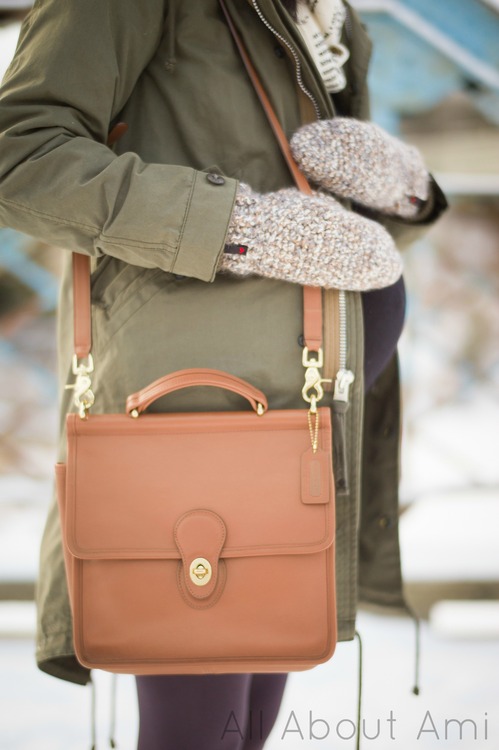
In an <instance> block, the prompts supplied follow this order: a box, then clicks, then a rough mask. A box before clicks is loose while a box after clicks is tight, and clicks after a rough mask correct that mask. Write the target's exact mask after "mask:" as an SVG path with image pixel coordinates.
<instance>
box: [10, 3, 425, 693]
mask: <svg viewBox="0 0 499 750" xmlns="http://www.w3.org/2000/svg"><path fill="white" fill-rule="evenodd" d="M227 5H228V8H229V11H230V14H231V16H232V18H233V20H234V22H235V24H236V26H237V28H238V29H239V32H240V33H241V35H242V37H243V39H244V41H245V42H246V45H247V48H248V50H249V52H250V55H251V57H252V59H253V61H254V63H255V66H256V68H257V70H258V72H259V74H260V76H261V78H262V81H263V83H264V86H265V87H266V89H267V91H268V93H269V95H270V98H271V100H272V102H273V105H274V107H275V109H276V111H277V114H278V117H279V118H280V121H281V123H282V125H283V127H284V129H285V131H286V133H287V135H288V137H289V136H291V134H292V133H293V132H294V130H295V129H296V128H297V127H299V126H300V125H301V124H303V123H305V122H309V121H311V120H313V119H315V118H317V117H322V118H325V117H332V116H334V114H335V112H338V113H341V114H342V115H350V116H353V117H360V118H365V117H367V116H368V102H367V92H366V71H367V66H368V60H369V56H370V47H371V45H370V42H369V39H368V37H367V35H366V33H365V31H364V29H363V27H362V25H361V24H360V22H359V20H358V18H357V16H356V14H355V12H354V11H353V10H352V9H351V8H350V7H348V19H347V23H346V25H345V35H346V38H345V43H346V44H347V46H348V48H349V49H350V53H351V56H350V60H349V62H348V63H347V68H346V69H347V75H348V85H347V88H346V89H345V91H343V92H342V93H341V94H339V95H336V97H335V100H334V102H333V100H332V99H331V97H330V96H329V95H328V94H327V92H326V90H325V88H324V86H323V83H322V81H321V79H320V76H319V75H318V73H317V71H316V69H315V67H314V64H313V62H312V60H311V58H310V56H309V54H308V52H307V50H306V49H305V47H304V44H303V42H302V39H301V37H300V36H299V34H298V33H297V31H296V29H295V27H294V26H293V23H292V21H291V19H290V17H289V15H288V14H287V12H286V11H285V9H284V7H283V6H282V5H281V3H280V1H279V0H274V1H272V0H258V1H257V0H227ZM118 120H121V121H125V122H126V123H127V124H128V132H127V133H126V135H125V136H124V137H123V138H122V139H121V140H120V141H119V142H118V143H117V144H116V145H115V146H114V148H113V149H111V148H108V146H107V145H106V141H107V136H108V132H109V130H110V129H111V127H112V126H113V124H114V123H115V122H117V121H118ZM212 173H216V174H218V175H222V176H223V177H224V180H213V179H210V175H211V174H212ZM238 180H243V181H244V182H247V183H249V184H250V185H251V186H252V187H253V188H254V189H256V190H259V191H271V190H276V189H278V188H281V187H284V186H287V185H290V184H292V182H291V177H290V175H289V172H288V169H287V167H286V165H285V163H284V161H283V158H282V156H281V154H280V151H279V149H278V146H277V143H276V141H275V139H274V136H273V134H272V133H271V131H270V128H269V126H268V124H267V121H266V119H265V115H264V113H263V111H262V109H261V106H260V104H259V102H258V100H257V99H256V96H255V94H254V91H253V88H252V86H251V83H250V82H249V79H248V78H247V74H246V72H245V70H244V68H243V66H242V63H241V61H240V58H239V56H238V53H237V51H236V49H235V47H234V44H233V41H232V38H231V36H230V34H229V31H228V29H227V26H226V23H225V21H224V18H223V16H222V14H221V10H220V7H219V4H218V1H217V0H203V2H200V1H199V0H147V1H146V2H137V0H36V1H35V4H34V7H33V10H32V11H31V12H30V14H29V15H28V16H27V18H26V20H25V21H24V23H23V25H22V28H21V34H20V39H19V44H18V48H17V51H16V54H15V57H14V60H13V62H12V64H11V65H10V67H9V69H8V71H7V73H6V76H5V78H4V81H3V85H2V89H1V92H0V224H1V225H5V226H10V227H14V228H16V229H18V230H20V231H22V232H25V233H27V234H31V235H33V236H35V237H39V238H41V239H43V240H44V241H45V242H48V243H51V244H53V245H56V246H59V247H61V248H64V250H65V256H64V271H63V279H62V284H61V288H60V300H59V309H58V345H59V349H58V351H59V376H60V397H59V408H60V433H59V436H60V437H59V446H58V455H57V459H56V460H58V461H64V460H65V440H66V436H65V432H64V422H65V415H66V412H67V411H69V410H73V409H74V407H73V406H72V404H71V398H72V394H71V391H69V390H64V385H65V384H66V383H70V382H73V380H74V376H73V375H72V373H71V358H72V353H73V340H72V287H71V252H69V251H78V252H81V253H85V254H87V255H90V256H91V257H92V316H93V320H92V335H93V349H92V351H93V357H94V362H95V373H94V378H93V390H94V392H95V394H96V402H95V405H94V407H93V410H92V411H93V413H98V412H123V411H124V406H125V399H126V397H127V395H128V394H130V393H132V392H134V391H136V390H138V389H140V388H142V387H143V386H145V385H147V384H148V383H149V382H151V381H152V380H154V379H156V378H158V377H160V376H161V375H164V374H165V373H168V372H172V371H174V370H178V369H182V368H187V367H213V368H217V369H222V370H227V371H228V372H231V373H233V374H235V375H238V376H240V377H243V378H245V379H247V380H249V381H250V382H252V383H253V384H254V385H255V386H257V387H258V388H261V389H262V390H263V391H264V392H265V393H266V394H267V396H268V399H269V405H270V407H271V408H272V407H275V408H296V407H304V402H303V401H302V398H301V388H302V383H303V367H302V364H301V353H302V350H301V344H300V334H301V333H302V289H301V287H299V286H298V285H293V284H289V283H284V282H278V281H272V280H268V279H261V278H257V277H252V278H244V279H241V278H235V277H229V276H228V275H223V274H217V275H216V270H215V269H216V267H217V263H218V259H219V256H220V253H221V252H222V251H223V247H224V239H225V235H226V231H227V227H228V223H229V219H230V216H231V211H232V206H233V201H234V196H235V192H236V187H237V181H238ZM379 218H380V220H383V222H384V223H385V224H386V225H387V226H388V228H389V229H390V231H392V232H394V233H396V234H400V233H401V232H403V231H407V230H409V231H414V226H412V227H410V228H409V226H408V224H404V223H403V222H396V221H392V220H389V221H387V220H385V219H384V218H382V217H379ZM324 304H325V313H326V319H325V326H324V328H325V330H324V338H325V342H324V348H325V358H326V366H325V371H324V377H332V378H334V377H335V374H336V371H337V369H338V367H339V365H340V363H341V362H340V358H339V352H338V336H337V330H338V315H339V309H338V294H337V293H336V292H334V291H329V292H324ZM341 304H343V305H344V310H343V312H344V314H345V318H344V324H345V328H344V343H345V346H346V349H345V353H344V360H345V361H344V362H343V364H344V365H346V366H347V367H348V368H349V369H351V370H352V371H353V372H354V373H355V376H356V378H355V381H354V383H353V385H352V386H351V388H350V399H349V404H348V406H345V405H344V406H343V407H341V408H339V409H336V410H335V424H336V425H337V429H336V430H335V451H334V467H335V471H336V480H337V500H336V502H337V542H336V544H337V592H338V606H339V612H338V626H339V637H340V639H342V640H346V639H351V638H352V637H353V635H354V627H355V615H356V608H357V603H358V600H359V598H361V599H364V600H369V601H372V602H375V603H378V604H384V605H392V606H396V607H403V606H404V599H403V594H402V586H401V575H400V561H399V545H398V530H397V504H398V497H397V486H398V478H399V448H398V442H399V416H400V414H399V386H398V370H397V363H396V361H395V359H394V361H393V362H392V363H391V364H390V365H389V367H388V368H387V369H386V371H385V372H384V373H383V374H382V376H381V377H380V378H379V379H378V381H377V382H376V384H375V385H374V387H373V388H372V389H371V391H370V392H369V394H368V396H367V397H366V398H365V399H364V396H363V383H362V371H363V328H362V314H361V302H360V295H359V294H357V293H350V292H347V293H343V295H342V303H341ZM206 391H209V393H206ZM323 403H327V404H329V405H330V406H333V393H332V390H329V391H328V392H327V393H326V396H325V401H324V402H323ZM232 408H237V409H239V408H241V403H240V401H239V400H238V397H237V396H234V394H230V393H229V392H224V391H221V390H219V389H196V390H195V391H192V390H191V391H189V392H188V393H186V392H178V393H177V394H176V395H172V396H169V397H168V402H167V403H166V402H165V403H162V399H160V400H159V401H157V402H156V403H155V404H154V406H153V407H151V408H150V410H153V409H156V410H161V409H169V410H187V411H189V410H211V409H215V410H216V409H232ZM342 408H343V412H344V413H343V414H342V413H341V409H342ZM37 605H38V636H37V662H38V665H39V667H40V668H41V669H43V670H44V671H46V672H48V673H50V674H54V675H56V676H58V677H61V678H63V679H68V680H71V681H73V682H78V683H82V684H84V683H86V682H87V681H88V679H89V672H88V670H86V669H84V668H83V667H82V666H81V665H79V663H78V662H77V661H76V659H75V657H74V652H73V645H72V632H71V615H70V610H69V604H68V598H67V591H66V582H65V573H64V565H63V556H62V550H61V540H60V527H59V520H58V514H57V507H56V504H55V498H54V502H53V504H52V506H51V508H50V511H49V515H48V519H47V524H46V529H45V533H44V536H43V540H42V546H41V558H40V574H39V580H38V584H37Z"/></svg>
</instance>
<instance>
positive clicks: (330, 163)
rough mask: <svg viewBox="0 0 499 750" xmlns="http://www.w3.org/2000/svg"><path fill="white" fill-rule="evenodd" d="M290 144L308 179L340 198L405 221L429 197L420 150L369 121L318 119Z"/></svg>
mask: <svg viewBox="0 0 499 750" xmlns="http://www.w3.org/2000/svg"><path fill="white" fill-rule="evenodd" d="M290 145H291V151H292V153H293V156H294V158H295V159H296V161H297V162H298V165H299V166H300V167H301V169H302V170H303V172H304V173H305V174H306V175H307V177H308V178H309V179H310V180H311V181H312V182H314V183H316V184H317V185H320V186H321V187H323V188H325V189H326V190H329V191H330V192H331V193H334V194H335V195H337V196H339V197H342V198H350V199H352V200H353V201H355V202H357V203H360V204H362V205H364V206H367V207H368V208H373V209H376V210H378V211H382V212H384V213H387V214H392V215H397V216H400V217H403V218H413V217H415V216H416V215H417V213H418V211H419V210H420V207H421V203H422V202H423V201H425V200H427V198H428V192H429V174H428V171H427V169H426V167H425V164H424V161H423V157H422V156H421V154H420V152H419V151H418V149H417V148H415V147H414V146H409V145H407V144H405V143H403V142H402V141H400V140H399V139H398V138H395V137H393V136H391V135H389V133H387V132H386V131H384V130H383V129H382V128H380V127H378V126H377V125H374V124H373V123H369V122H361V121H360V120H353V119H351V118H348V117H335V118H334V119H332V120H319V121H318V122H313V123H311V124H309V125H304V126H303V127H301V128H300V129H299V130H297V131H296V132H295V133H294V134H293V136H292V138H291V141H290Z"/></svg>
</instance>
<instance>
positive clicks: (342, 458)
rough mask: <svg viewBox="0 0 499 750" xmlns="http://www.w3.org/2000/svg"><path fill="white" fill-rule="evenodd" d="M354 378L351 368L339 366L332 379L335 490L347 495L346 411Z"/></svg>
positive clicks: (348, 488) (348, 485)
mask: <svg viewBox="0 0 499 750" xmlns="http://www.w3.org/2000/svg"><path fill="white" fill-rule="evenodd" d="M354 380H355V375H354V374H353V372H352V371H351V370H347V369H346V368H340V369H339V370H338V373H337V375H336V380H335V381H334V397H333V466H334V479H335V486H336V492H337V493H338V494H339V495H348V494H349V492H350V482H349V472H348V462H347V444H346V443H347V436H346V431H347V411H348V409H349V408H350V403H349V400H348V399H349V396H350V386H351V385H352V383H353V381H354Z"/></svg>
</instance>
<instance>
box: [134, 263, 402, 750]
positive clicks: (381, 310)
mask: <svg viewBox="0 0 499 750" xmlns="http://www.w3.org/2000/svg"><path fill="white" fill-rule="evenodd" d="M362 309H363V315H364V330H365V358H364V380H365V389H366V390H368V389H369V388H370V387H371V385H372V384H373V383H374V381H375V380H376V377H377V376H378V375H379V374H380V373H381V372H382V371H383V370H384V368H385V366H386V365H387V364H388V362H389V360H390V358H391V357H392V355H393V353H394V351H395V349H396V346H397V341H398V338H399V336H400V333H401V331H402V327H403V324H404V316H405V287H404V282H403V280H402V278H400V279H399V281H397V282H396V283H395V284H393V285H392V286H390V287H386V288H385V289H376V290H375V291H372V292H366V293H364V294H362ZM287 676H288V675H287V673H284V674H282V673H278V674H272V673H265V674H243V673H241V674H207V675H160V676H154V677H137V678H136V682H137V692H138V698H139V714H140V732H139V744H138V750H200V749H201V748H202V750H260V748H263V746H264V744H265V740H266V739H267V737H268V735H269V734H270V731H271V729H272V727H273V725H274V722H275V720H276V718H277V714H278V712H279V707H280V705H281V700H282V696H283V693H284V688H285V685H286V679H287Z"/></svg>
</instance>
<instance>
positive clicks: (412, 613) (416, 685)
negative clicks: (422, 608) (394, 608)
mask: <svg viewBox="0 0 499 750" xmlns="http://www.w3.org/2000/svg"><path fill="white" fill-rule="evenodd" d="M404 609H405V611H406V612H407V614H408V615H409V617H410V618H411V620H412V621H413V623H414V628H415V633H414V635H415V643H414V687H413V688H412V693H413V695H419V693H420V685H419V667H420V664H421V627H420V624H421V619H420V617H419V616H418V615H417V614H416V612H415V611H414V610H413V609H412V607H411V605H410V604H408V602H407V601H404Z"/></svg>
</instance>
